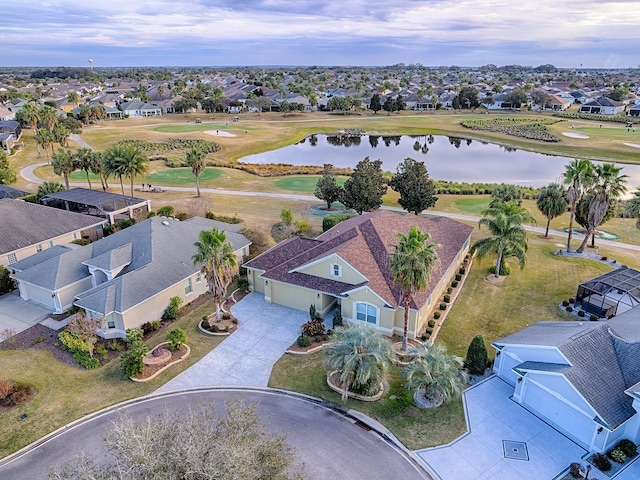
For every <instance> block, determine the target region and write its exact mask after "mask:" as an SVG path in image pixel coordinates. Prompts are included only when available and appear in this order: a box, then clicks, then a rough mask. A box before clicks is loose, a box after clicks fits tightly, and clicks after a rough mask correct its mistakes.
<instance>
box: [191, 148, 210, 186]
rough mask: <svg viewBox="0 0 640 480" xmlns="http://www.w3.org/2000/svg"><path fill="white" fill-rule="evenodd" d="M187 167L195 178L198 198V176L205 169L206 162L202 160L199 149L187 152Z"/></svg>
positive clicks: (202, 155)
mask: <svg viewBox="0 0 640 480" xmlns="http://www.w3.org/2000/svg"><path fill="white" fill-rule="evenodd" d="M187 167H190V168H191V172H192V173H193V174H194V175H195V177H196V190H197V191H198V197H199V196H200V174H201V173H202V172H203V171H204V169H205V168H207V162H206V160H205V159H204V152H202V150H200V149H199V148H192V149H191V150H189V151H188V152H187Z"/></svg>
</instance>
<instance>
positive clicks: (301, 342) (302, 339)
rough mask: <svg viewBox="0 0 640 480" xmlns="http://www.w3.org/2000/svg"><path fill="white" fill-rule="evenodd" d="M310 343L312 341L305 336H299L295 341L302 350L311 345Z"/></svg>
mask: <svg viewBox="0 0 640 480" xmlns="http://www.w3.org/2000/svg"><path fill="white" fill-rule="evenodd" d="M312 341H313V340H312V339H311V337H308V336H307V335H300V336H299V337H298V340H297V342H298V345H299V346H300V347H302V348H305V347H308V346H309V345H311V343H312Z"/></svg>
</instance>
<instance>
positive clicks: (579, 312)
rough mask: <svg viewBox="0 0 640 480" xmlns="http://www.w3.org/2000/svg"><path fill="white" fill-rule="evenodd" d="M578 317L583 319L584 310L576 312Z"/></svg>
mask: <svg viewBox="0 0 640 480" xmlns="http://www.w3.org/2000/svg"><path fill="white" fill-rule="evenodd" d="M578 316H579V317H581V318H582V317H584V316H585V313H584V310H580V311H578Z"/></svg>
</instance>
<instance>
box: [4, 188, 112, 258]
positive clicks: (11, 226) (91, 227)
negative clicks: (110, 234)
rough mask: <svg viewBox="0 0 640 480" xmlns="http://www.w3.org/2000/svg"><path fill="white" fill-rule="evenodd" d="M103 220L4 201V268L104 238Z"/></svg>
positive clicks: (39, 206) (10, 200) (36, 205)
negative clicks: (81, 241)
mask: <svg viewBox="0 0 640 480" xmlns="http://www.w3.org/2000/svg"><path fill="white" fill-rule="evenodd" d="M104 223H106V222H105V221H104V219H102V218H96V217H90V216H88V215H81V214H79V213H72V212H66V211H63V210H57V209H55V208H49V207H45V206H43V205H38V204H36V203H28V202H23V201H22V200H13V199H10V198H5V199H2V200H0V232H2V233H1V234H0V265H4V266H7V265H11V264H14V263H16V262H17V261H19V260H21V259H23V258H26V257H30V256H31V255H34V254H36V253H38V252H41V251H42V250H46V249H48V248H51V247H53V246H55V245H64V244H67V243H70V242H72V241H73V240H79V239H80V238H83V237H87V238H90V239H92V240H97V239H98V238H102V225H103V224H104Z"/></svg>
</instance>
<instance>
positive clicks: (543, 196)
mask: <svg viewBox="0 0 640 480" xmlns="http://www.w3.org/2000/svg"><path fill="white" fill-rule="evenodd" d="M536 206H537V207H538V210H540V212H541V213H542V214H543V215H544V216H545V217H547V228H546V229H545V231H544V236H545V238H548V237H549V225H551V220H553V219H554V218H556V217H559V216H560V215H562V214H563V213H564V212H566V211H567V206H568V204H567V199H566V198H565V191H564V188H562V186H560V185H559V184H557V183H550V184H549V185H547V186H546V187H542V188H541V189H540V193H539V195H538V199H537V200H536Z"/></svg>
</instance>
